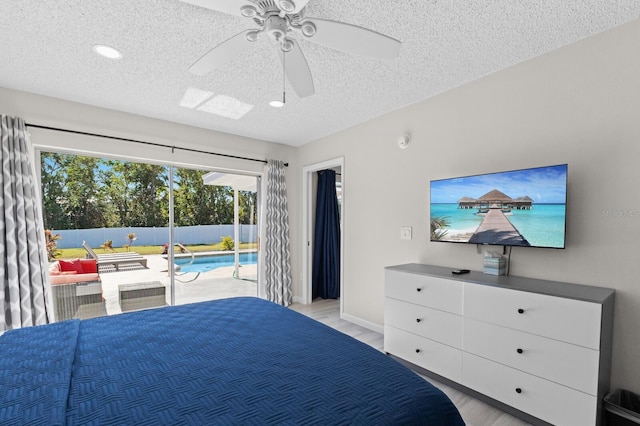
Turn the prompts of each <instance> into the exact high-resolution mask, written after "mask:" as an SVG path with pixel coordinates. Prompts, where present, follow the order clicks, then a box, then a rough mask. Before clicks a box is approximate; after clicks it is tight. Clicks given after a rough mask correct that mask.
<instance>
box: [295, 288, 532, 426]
mask: <svg viewBox="0 0 640 426" xmlns="http://www.w3.org/2000/svg"><path fill="white" fill-rule="evenodd" d="M291 309H293V310H295V311H297V312H300V313H301V314H304V315H306V316H308V317H311V318H313V319H315V320H317V321H320V322H321V323H323V324H326V325H328V326H330V327H332V328H335V329H336V330H338V331H341V332H342V333H344V334H347V335H349V336H351V337H354V338H356V339H358V340H360V341H361V342H364V343H366V344H368V345H370V346H372V347H374V348H376V349H378V350H379V351H383V348H384V336H383V335H382V334H380V333H376V332H374V331H372V330H369V329H367V328H364V327H361V326H359V325H356V324H353V323H351V322H349V321H345V320H343V319H341V318H340V302H339V301H338V300H318V301H316V302H313V303H312V304H310V305H302V304H297V303H296V304H293V305H292V306H291ZM423 377H424V376H423ZM424 379H425V380H428V381H429V382H431V383H432V384H433V385H434V386H436V387H438V388H440V389H441V390H442V391H443V392H444V393H445V394H447V396H449V398H450V399H451V400H452V401H453V403H454V404H455V405H456V407H458V410H459V411H460V414H461V415H462V418H463V419H464V421H465V423H466V424H467V425H468V426H525V425H528V423H525V422H523V421H522V420H520V419H517V418H515V417H513V416H511V415H510V414H507V413H505V412H503V411H500V410H498V409H496V408H494V407H491V406H490V405H487V404H485V403H484V402H482V401H479V400H477V399H476V398H473V397H471V396H468V395H466V394H464V393H462V392H460V391H457V390H455V389H453V388H451V387H449V386H447V385H445V384H442V383H439V382H436V381H434V380H433V379H431V378H429V379H427V378H426V377H424Z"/></svg>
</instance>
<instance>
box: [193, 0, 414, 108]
mask: <svg viewBox="0 0 640 426" xmlns="http://www.w3.org/2000/svg"><path fill="white" fill-rule="evenodd" d="M181 1H182V2H184V3H189V4H193V5H196V6H200V7H204V8H207V9H211V10H215V11H218V12H223V13H228V14H231V15H235V16H241V17H245V18H249V19H251V21H252V22H253V23H254V24H256V25H258V27H259V28H258V29H250V30H244V31H242V32H241V33H240V34H237V35H235V36H233V37H231V38H230V39H228V40H226V41H224V42H222V43H221V44H219V45H218V46H216V47H215V48H213V49H211V50H210V51H209V52H207V53H206V54H205V55H204V56H202V57H201V58H200V59H198V60H197V61H196V62H195V63H194V64H193V65H191V67H190V68H189V71H191V72H193V73H194V74H198V75H204V74H206V73H208V72H209V71H212V70H213V69H216V68H218V67H220V66H222V65H223V64H224V63H226V62H228V61H231V60H233V59H234V58H235V57H237V56H239V55H240V54H242V53H243V52H244V51H245V50H247V49H248V47H249V45H250V44H251V43H253V42H255V41H257V40H258V39H259V38H260V35H261V34H263V33H264V34H266V35H267V36H268V37H269V38H270V39H271V40H273V41H274V42H275V43H276V44H277V46H278V55H279V56H280V60H281V61H282V62H283V70H284V73H285V75H286V78H287V79H288V80H289V83H290V84H291V86H292V87H293V90H294V91H295V92H296V94H297V95H298V97H300V98H304V97H307V96H310V95H313V94H314V93H315V87H314V84H313V77H312V75H311V70H310V69H309V65H308V63H307V60H306V58H305V56H304V53H303V52H302V49H300V45H299V43H297V42H296V40H295V36H296V35H297V36H302V37H303V38H304V39H306V40H309V41H311V42H314V43H318V44H321V45H323V46H326V47H330V48H333V49H336V50H340V51H343V52H346V53H351V54H356V55H363V56H369V57H372V58H376V59H394V58H396V57H397V56H398V55H399V53H400V46H401V43H400V41H398V40H396V39H394V38H391V37H389V36H386V35H384V34H381V33H378V32H375V31H372V30H369V29H366V28H362V27H359V26H356V25H351V24H346V23H342V22H337V21H330V20H326V19H319V18H307V17H306V16H305V12H306V6H307V3H309V1H310V0H296V1H293V0H275V1H274V0H262V1H260V2H255V3H254V2H251V1H249V0H181ZM284 53H286V54H287V56H288V62H289V63H288V65H289V67H288V68H287V69H285V68H284ZM282 104H284V97H283V102H282Z"/></svg>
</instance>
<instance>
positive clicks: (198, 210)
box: [174, 168, 233, 226]
mask: <svg viewBox="0 0 640 426" xmlns="http://www.w3.org/2000/svg"><path fill="white" fill-rule="evenodd" d="M175 171H176V184H177V185H176V186H177V187H176V189H175V191H174V195H175V223H176V225H178V226H192V225H215V224H228V223H233V191H232V190H231V188H229V187H226V186H216V185H205V184H204V181H203V180H202V176H204V174H205V173H206V172H204V171H201V170H193V169H184V168H176V169H175Z"/></svg>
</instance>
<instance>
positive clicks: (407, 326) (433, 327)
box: [384, 298, 462, 349]
mask: <svg viewBox="0 0 640 426" xmlns="http://www.w3.org/2000/svg"><path fill="white" fill-rule="evenodd" d="M384 323H385V324H389V325H392V326H394V327H396V328H399V329H402V330H405V331H409V332H411V333H414V334H417V335H420V336H422V337H426V338H428V339H431V340H435V341H436V342H440V343H444V344H445V345H449V346H453V347H455V348H458V349H462V317H461V316H460V315H455V314H451V313H449V312H443V311H439V310H437V309H431V308H427V307H425V306H421V305H414V304H413V303H408V302H403V301H401V300H396V299H391V298H386V299H385V302H384Z"/></svg>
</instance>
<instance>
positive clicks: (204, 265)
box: [175, 251, 258, 272]
mask: <svg viewBox="0 0 640 426" xmlns="http://www.w3.org/2000/svg"><path fill="white" fill-rule="evenodd" d="M257 259H258V253H257V252H255V251H253V252H248V253H240V264H241V265H250V264H255V263H256V262H257ZM189 262H191V256H189V257H180V258H176V259H175V263H176V265H180V271H182V272H209V271H213V270H214V269H218V268H222V267H225V266H234V265H235V264H236V263H235V255H234V254H216V255H211V256H196V257H195V258H194V260H193V263H192V264H191V265H188V263H189Z"/></svg>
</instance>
